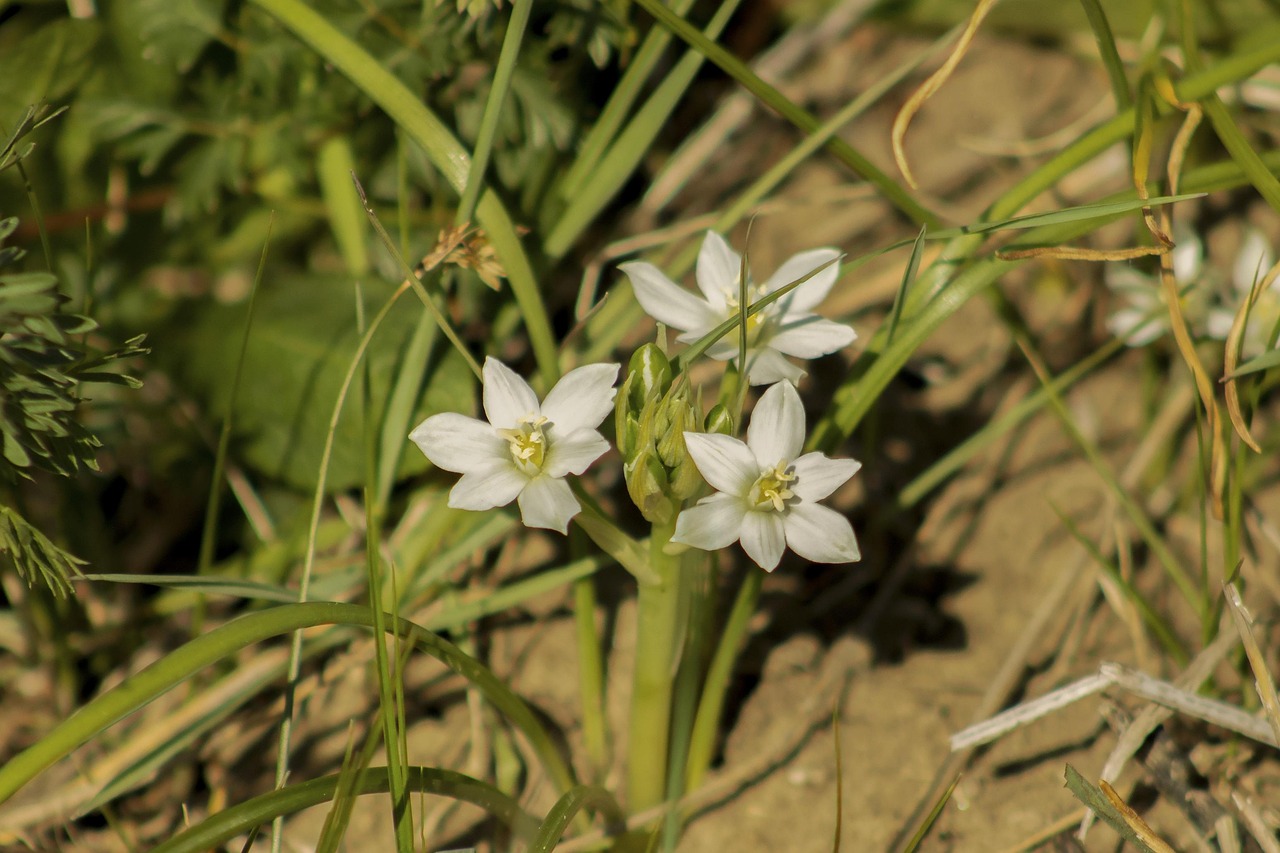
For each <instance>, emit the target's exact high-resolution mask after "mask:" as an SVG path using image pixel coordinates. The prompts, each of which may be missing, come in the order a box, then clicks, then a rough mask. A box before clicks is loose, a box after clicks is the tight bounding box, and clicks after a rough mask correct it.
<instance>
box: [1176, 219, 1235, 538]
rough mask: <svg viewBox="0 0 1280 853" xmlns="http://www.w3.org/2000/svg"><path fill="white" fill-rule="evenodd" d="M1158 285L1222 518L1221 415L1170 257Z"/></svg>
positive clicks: (1215, 510)
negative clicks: (1191, 389)
mask: <svg viewBox="0 0 1280 853" xmlns="http://www.w3.org/2000/svg"><path fill="white" fill-rule="evenodd" d="M1160 217H1161V226H1162V230H1164V231H1166V232H1167V231H1169V230H1170V225H1169V217H1168V214H1167V213H1165V212H1164V211H1161V214H1160ZM1160 283H1161V287H1162V290H1163V292H1164V301H1165V304H1166V305H1168V306H1169V327H1170V329H1171V330H1172V332H1173V340H1174V342H1175V343H1176V344H1177V345H1178V352H1179V354H1181V355H1182V360H1183V361H1184V362H1186V365H1187V368H1188V369H1189V370H1190V371H1191V375H1192V377H1193V378H1194V379H1195V383H1196V390H1197V391H1198V392H1199V393H1200V402H1201V404H1203V406H1204V410H1205V416H1206V418H1207V419H1208V426H1209V436H1210V446H1211V453H1210V462H1209V467H1210V471H1211V482H1212V484H1213V488H1212V497H1213V514H1214V517H1215V518H1222V517H1223V504H1222V490H1223V488H1225V485H1226V482H1225V474H1226V472H1225V468H1224V466H1223V459H1224V451H1225V449H1226V448H1225V443H1226V442H1225V437H1224V436H1223V435H1222V414H1221V413H1220V412H1219V411H1218V402H1217V400H1216V399H1215V398H1214V393H1213V382H1212V381H1210V379H1209V374H1208V373H1207V372H1206V371H1205V369H1204V364H1203V363H1201V361H1200V356H1199V355H1198V354H1197V353H1196V347H1195V342H1194V341H1193V340H1192V339H1191V332H1190V331H1188V329H1187V320H1186V318H1185V317H1183V316H1182V300H1181V298H1180V297H1179V295H1178V281H1177V279H1176V278H1175V277H1174V274H1173V256H1172V255H1171V254H1164V255H1161V256H1160Z"/></svg>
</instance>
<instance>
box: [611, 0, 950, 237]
mask: <svg viewBox="0 0 1280 853" xmlns="http://www.w3.org/2000/svg"><path fill="white" fill-rule="evenodd" d="M635 2H636V5H638V6H641V7H643V8H644V10H645V11H646V12H648V13H649V14H650V15H652V16H653V17H654V18H655V19H656V20H657V21H658V22H659V23H660V24H662V26H664V27H666V28H667V29H669V30H670V31H671V32H673V33H675V35H676V36H677V37H678V38H680V39H682V40H683V41H685V42H686V43H687V44H689V45H690V46H691V47H693V48H695V49H697V50H698V51H699V52H700V53H702V54H703V55H704V56H705V57H706V58H707V59H709V60H711V61H712V62H714V63H715V64H716V65H717V66H719V68H720V69H721V70H722V71H724V72H725V73H726V74H728V75H729V76H730V77H732V78H733V79H734V80H736V81H737V82H738V83H739V84H741V85H742V86H743V87H745V88H746V89H747V91H749V92H751V94H753V95H755V96H756V97H757V98H759V99H760V100H761V101H763V102H764V103H765V104H766V105H768V106H769V107H770V108H771V109H773V110H774V111H775V112H777V113H778V114H779V115H781V116H782V117H783V118H785V119H786V120H787V121H789V122H791V123H792V124H794V125H795V126H796V127H798V128H800V130H802V131H804V132H805V133H812V132H813V131H815V130H817V129H818V127H819V126H820V124H821V122H819V121H818V119H817V118H815V117H814V116H813V115H811V114H810V113H809V112H807V111H806V110H804V109H802V108H801V107H799V106H797V105H796V104H794V103H792V101H791V100H790V99H789V98H787V97H786V96H785V95H783V94H782V93H781V92H779V91H778V90H777V89H775V88H774V87H773V86H770V85H769V84H768V83H766V82H765V81H764V80H762V79H760V77H759V76H758V75H757V74H756V73H755V72H754V71H752V70H751V69H750V67H748V66H747V65H746V63H744V62H742V60H740V59H738V58H737V57H735V56H734V55H733V54H731V53H729V52H728V51H727V50H725V49H724V48H722V47H720V45H718V44H716V43H715V42H713V41H711V40H709V39H707V38H706V37H705V36H703V35H702V33H700V32H698V30H697V28H696V27H694V26H693V25H692V24H690V23H689V22H688V21H686V20H685V19H684V18H682V17H680V16H679V15H677V14H675V13H673V12H672V11H671V10H670V9H668V8H667V7H665V6H663V5H662V4H661V3H660V2H658V0H635ZM827 148H828V150H830V151H831V153H832V155H833V156H835V157H836V159H838V160H839V161H840V162H841V163H844V164H845V165H846V166H848V167H849V168H850V169H851V170H852V171H853V172H854V173H855V174H857V175H859V176H861V177H863V178H865V179H866V180H867V181H869V182H870V183H871V184H872V185H874V186H875V187H876V189H878V190H879V191H880V192H881V194H882V195H884V197H885V198H886V199H887V200H888V201H889V202H890V203H891V204H893V206H894V207H896V208H897V209H898V210H899V211H901V212H902V213H903V214H905V215H906V216H908V217H910V218H911V220H912V221H913V222H916V223H918V224H921V225H929V226H930V227H940V226H941V224H942V221H941V220H940V219H939V218H938V216H937V214H935V213H933V212H932V211H930V210H928V209H927V208H925V207H924V206H923V205H922V204H920V202H919V201H917V200H916V199H915V198H913V197H912V196H911V195H910V194H909V193H907V192H906V190H904V189H903V188H902V187H901V186H899V185H898V183H897V181H895V180H893V179H892V178H890V177H889V176H888V175H886V174H885V173H884V172H882V171H880V170H879V169H877V168H876V167H875V165H874V164H872V163H871V161H870V160H868V159H867V158H866V157H864V156H863V155H862V154H860V153H858V152H857V151H856V150H854V148H853V146H851V145H849V144H848V143H847V142H845V141H844V140H842V139H839V138H836V137H833V138H832V139H831V140H830V141H828V143H827Z"/></svg>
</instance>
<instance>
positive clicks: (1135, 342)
mask: <svg viewBox="0 0 1280 853" xmlns="http://www.w3.org/2000/svg"><path fill="white" fill-rule="evenodd" d="M1166 317H1167V315H1164V314H1155V315H1154V316H1153V315H1152V314H1151V312H1150V311H1147V310H1145V309H1144V310H1139V309H1137V308H1121V309H1120V310H1119V311H1116V312H1115V313H1113V314H1112V315H1111V316H1109V317H1107V330H1108V331H1109V332H1111V334H1113V335H1115V336H1116V337H1117V338H1121V339H1123V340H1124V342H1125V345H1126V346H1131V347H1145V346H1146V345H1147V344H1149V343H1151V342H1152V341H1154V340H1155V339H1156V338H1158V337H1160V336H1161V335H1163V334H1164V331H1165V329H1164V326H1165V324H1164V320H1165V319H1166ZM1209 327H1210V329H1212V328H1213V316H1212V314H1211V315H1210V317H1209ZM1227 328H1228V329H1230V328H1231V326H1230V324H1229V323H1228V326H1227ZM1210 336H1211V337H1217V335H1214V334H1213V333H1212V331H1211V332H1210ZM1223 337H1224V338H1225V337H1226V335H1225V333H1224V334H1223Z"/></svg>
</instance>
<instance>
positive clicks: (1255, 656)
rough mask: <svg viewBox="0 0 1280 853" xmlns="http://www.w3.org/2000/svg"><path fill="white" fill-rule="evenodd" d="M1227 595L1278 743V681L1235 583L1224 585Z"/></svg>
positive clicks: (1279, 734) (1260, 696) (1228, 604)
mask: <svg viewBox="0 0 1280 853" xmlns="http://www.w3.org/2000/svg"><path fill="white" fill-rule="evenodd" d="M1222 591H1223V594H1224V595H1225V596H1226V600H1227V609H1228V610H1230V611H1231V618H1232V619H1233V620H1234V621H1235V623H1236V630H1237V631H1239V632H1240V642H1241V643H1243V644H1244V653H1245V655H1246V656H1247V657H1248V658H1249V667H1250V669H1252V670H1253V679H1254V685H1255V686H1256V687H1257V689H1258V698H1260V699H1261V700H1262V708H1263V710H1264V711H1265V712H1266V715H1267V722H1268V723H1270V724H1271V731H1272V733H1273V734H1274V735H1275V738H1276V743H1280V700H1277V698H1276V683H1275V681H1274V680H1273V679H1272V678H1271V673H1270V672H1269V671H1268V670H1267V659H1266V657H1265V656H1264V655H1263V654H1262V649H1261V648H1259V647H1258V639H1257V637H1255V636H1253V618H1252V617H1251V616H1250V615H1249V611H1248V610H1247V609H1246V608H1245V606H1244V602H1243V601H1241V600H1240V591H1239V590H1238V589H1236V587H1235V584H1231V583H1226V584H1223V585H1222Z"/></svg>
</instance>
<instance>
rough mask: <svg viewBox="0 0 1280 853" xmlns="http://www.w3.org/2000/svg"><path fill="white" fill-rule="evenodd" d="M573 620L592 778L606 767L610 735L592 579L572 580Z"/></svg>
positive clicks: (583, 728) (583, 726) (583, 718)
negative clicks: (606, 714)
mask: <svg viewBox="0 0 1280 853" xmlns="http://www.w3.org/2000/svg"><path fill="white" fill-rule="evenodd" d="M573 619H574V624H575V625H576V627H577V634H578V681H579V684H580V686H581V690H582V736H583V739H584V740H585V741H586V744H587V758H588V759H590V761H591V770H592V773H591V775H592V777H593V778H595V777H597V776H598V775H599V773H601V772H603V770H604V768H606V767H608V766H609V736H608V730H607V728H606V725H605V716H604V662H603V661H602V660H601V658H600V637H599V632H598V631H597V630H596V587H595V579H594V578H590V577H586V578H582V579H580V580H576V581H574V583H573Z"/></svg>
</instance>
